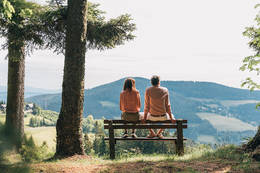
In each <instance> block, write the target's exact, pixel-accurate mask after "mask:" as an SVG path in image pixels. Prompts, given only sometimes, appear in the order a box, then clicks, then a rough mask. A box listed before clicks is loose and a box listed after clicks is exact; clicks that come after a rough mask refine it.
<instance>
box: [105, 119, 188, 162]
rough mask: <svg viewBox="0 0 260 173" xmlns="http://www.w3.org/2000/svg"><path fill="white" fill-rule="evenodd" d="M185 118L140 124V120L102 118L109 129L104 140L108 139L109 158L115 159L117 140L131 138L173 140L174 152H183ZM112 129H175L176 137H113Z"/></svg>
mask: <svg viewBox="0 0 260 173" xmlns="http://www.w3.org/2000/svg"><path fill="white" fill-rule="evenodd" d="M187 127H188V126H187V120H182V119H177V120H176V123H175V124H172V123H171V121H170V120H166V121H149V120H147V121H146V124H142V123H141V121H137V122H128V121H125V120H104V129H108V130H109V137H106V138H105V140H109V149H110V159H115V144H116V141H117V140H133V141H138V140H142V141H174V142H175V145H176V153H177V154H178V155H183V154H184V145H183V141H184V140H186V139H185V138H183V129H185V128H187ZM114 129H177V137H164V138H163V139H159V138H147V137H137V138H131V137H128V138H122V137H115V134H114Z"/></svg>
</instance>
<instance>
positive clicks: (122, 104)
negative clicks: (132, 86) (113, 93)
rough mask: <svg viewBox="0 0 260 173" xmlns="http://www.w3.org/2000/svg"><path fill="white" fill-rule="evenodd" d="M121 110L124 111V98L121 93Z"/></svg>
mask: <svg viewBox="0 0 260 173" xmlns="http://www.w3.org/2000/svg"><path fill="white" fill-rule="evenodd" d="M120 110H121V111H123V110H124V96H123V94H122V93H120Z"/></svg>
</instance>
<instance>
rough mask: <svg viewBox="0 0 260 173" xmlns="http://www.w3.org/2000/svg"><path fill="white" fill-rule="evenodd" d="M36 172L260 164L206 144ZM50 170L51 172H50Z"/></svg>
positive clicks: (44, 166) (43, 166) (56, 164)
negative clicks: (178, 152) (181, 151)
mask: <svg viewBox="0 0 260 173" xmlns="http://www.w3.org/2000/svg"><path fill="white" fill-rule="evenodd" d="M31 167H32V169H33V170H34V171H36V172H39V171H43V172H45V173H51V171H52V172H62V171H67V170H69V172H100V173H116V172H118V173H120V172H124V173H125V172H126V173H130V172H131V173H132V172H134V173H135V172H136V173H139V172H140V173H141V172H148V173H153V172H154V173H155V172H156V173H157V172H158V173H160V172H187V173H188V172H217V171H219V172H255V173H257V172H259V171H260V169H259V168H260V167H259V162H256V161H253V160H251V159H250V158H249V156H248V155H247V154H244V153H241V152H239V151H238V149H237V147H236V146H233V145H228V146H222V147H220V148H219V149H217V150H213V149H211V148H210V147H209V146H207V145H197V146H196V147H191V148H187V149H186V153H185V155H184V156H177V155H161V154H159V155H158V154H152V155H141V154H139V155H134V156H132V157H130V158H119V159H116V160H114V161H111V160H108V159H102V158H98V157H95V156H73V157H70V158H66V159H62V160H55V161H51V162H42V163H37V164H32V165H31ZM50 170H51V171H50Z"/></svg>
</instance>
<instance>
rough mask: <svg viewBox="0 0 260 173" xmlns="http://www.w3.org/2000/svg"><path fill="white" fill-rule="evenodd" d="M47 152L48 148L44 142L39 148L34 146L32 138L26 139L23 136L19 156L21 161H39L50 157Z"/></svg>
mask: <svg viewBox="0 0 260 173" xmlns="http://www.w3.org/2000/svg"><path fill="white" fill-rule="evenodd" d="M47 150H48V146H47V143H46V142H43V143H42V145H41V146H40V147H39V146H37V145H36V144H35V142H34V140H33V137H32V136H31V137H30V138H29V139H28V138H27V137H26V135H25V137H24V139H23V144H22V148H21V150H20V154H21V156H22V160H23V161H25V162H33V161H40V160H43V159H44V158H46V157H48V156H50V155H51V154H50V153H48V152H46V151H47Z"/></svg>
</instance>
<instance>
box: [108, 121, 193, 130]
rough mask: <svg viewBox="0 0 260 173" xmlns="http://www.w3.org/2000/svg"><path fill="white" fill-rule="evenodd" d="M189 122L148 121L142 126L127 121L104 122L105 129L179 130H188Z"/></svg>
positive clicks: (138, 122) (138, 123) (137, 122)
mask: <svg viewBox="0 0 260 173" xmlns="http://www.w3.org/2000/svg"><path fill="white" fill-rule="evenodd" d="M187 122H188V121H187V120H182V119H177V120H176V123H175V124H172V122H171V121H170V120H166V121H150V120H147V121H146V124H142V123H141V121H136V122H129V121H125V120H104V129H109V128H111V127H112V128H113V129H149V128H153V129H157V128H164V129H177V128H178V127H179V128H180V127H181V128H187Z"/></svg>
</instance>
